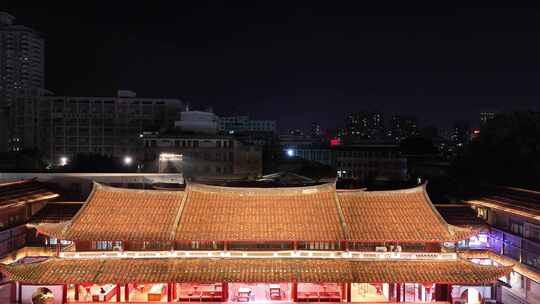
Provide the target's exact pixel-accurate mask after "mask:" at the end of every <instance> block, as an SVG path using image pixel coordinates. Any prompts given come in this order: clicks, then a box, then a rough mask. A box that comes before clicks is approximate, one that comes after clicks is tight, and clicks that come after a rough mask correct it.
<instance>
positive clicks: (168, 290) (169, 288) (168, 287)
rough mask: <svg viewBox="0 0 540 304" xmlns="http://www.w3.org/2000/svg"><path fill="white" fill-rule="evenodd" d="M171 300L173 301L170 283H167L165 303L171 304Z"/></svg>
mask: <svg viewBox="0 0 540 304" xmlns="http://www.w3.org/2000/svg"><path fill="white" fill-rule="evenodd" d="M172 300H173V295H172V283H167V302H171V301H172Z"/></svg>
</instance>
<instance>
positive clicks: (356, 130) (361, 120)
mask: <svg viewBox="0 0 540 304" xmlns="http://www.w3.org/2000/svg"><path fill="white" fill-rule="evenodd" d="M383 134H384V119H383V114H382V113H370V112H358V113H353V114H351V115H349V117H348V120H347V135H349V136H352V137H360V138H362V139H366V140H377V139H379V138H380V137H381V136H382V135H383Z"/></svg>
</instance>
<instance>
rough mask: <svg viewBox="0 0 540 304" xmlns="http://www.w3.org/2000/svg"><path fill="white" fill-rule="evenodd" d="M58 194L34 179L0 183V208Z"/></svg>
mask: <svg viewBox="0 0 540 304" xmlns="http://www.w3.org/2000/svg"><path fill="white" fill-rule="evenodd" d="M58 196H59V195H58V194H57V193H54V192H51V191H49V190H48V189H47V188H46V187H45V185H43V184H42V183H40V182H38V181H37V180H35V179H28V180H19V181H13V182H4V183H0V208H6V207H12V206H17V205H22V204H26V203H33V202H39V201H45V200H49V199H53V198H56V197H58Z"/></svg>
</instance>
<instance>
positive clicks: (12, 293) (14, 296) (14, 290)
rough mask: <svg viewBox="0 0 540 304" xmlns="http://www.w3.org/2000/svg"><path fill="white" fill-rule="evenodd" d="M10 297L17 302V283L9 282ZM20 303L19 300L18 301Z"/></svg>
mask: <svg viewBox="0 0 540 304" xmlns="http://www.w3.org/2000/svg"><path fill="white" fill-rule="evenodd" d="M9 284H10V285H9V288H10V289H9V293H10V294H9V297H10V299H11V300H12V301H13V302H16V299H17V283H15V282H11V283H9ZM17 303H18V302H17Z"/></svg>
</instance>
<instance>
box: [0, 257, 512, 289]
mask: <svg viewBox="0 0 540 304" xmlns="http://www.w3.org/2000/svg"><path fill="white" fill-rule="evenodd" d="M1 270H2V272H4V273H5V274H6V275H7V276H8V278H9V279H10V280H12V281H19V282H23V283H29V284H31V283H36V284H63V283H96V284H106V283H120V284H125V283H167V282H179V283H181V282H192V283H214V282H261V283H264V282H293V281H296V282H305V283H321V282H335V283H345V282H365V283H380V282H386V283H401V282H432V283H454V284H483V283H492V282H495V281H496V280H497V279H498V278H499V277H501V276H504V275H506V274H508V273H509V272H510V270H511V267H494V266H481V265H477V264H473V263H470V262H467V261H465V260H452V261H384V262H383V261H352V260H329V259H225V258H222V259H202V258H198V259H195V258H194V259H185V258H183V259H167V258H163V259H73V260H70V259H54V258H53V259H50V260H47V261H44V262H38V263H34V264H22V265H10V266H4V267H3V268H2V269H1Z"/></svg>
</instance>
